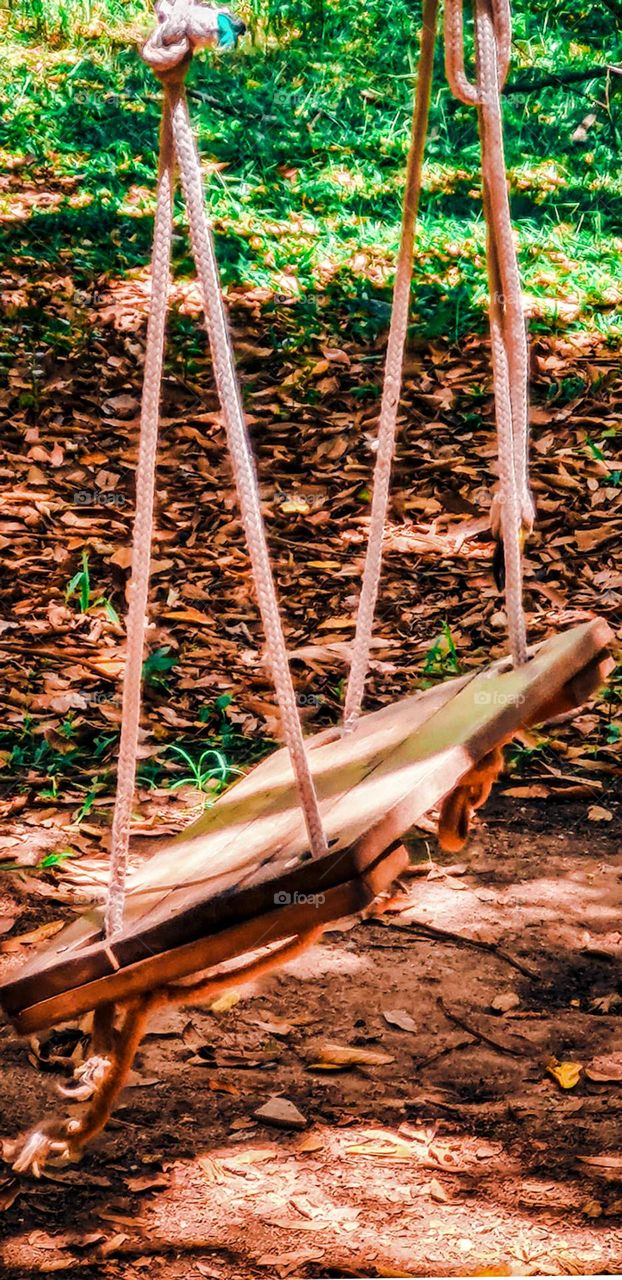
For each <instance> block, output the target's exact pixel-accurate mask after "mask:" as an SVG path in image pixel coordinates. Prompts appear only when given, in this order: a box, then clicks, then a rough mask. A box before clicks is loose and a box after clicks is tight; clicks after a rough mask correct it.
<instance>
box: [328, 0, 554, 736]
mask: <svg viewBox="0 0 622 1280" xmlns="http://www.w3.org/2000/svg"><path fill="white" fill-rule="evenodd" d="M474 3H475V12H476V49H477V82H476V83H475V84H472V83H471V82H470V81H469V79H468V77H467V75H466V71H465V67H464V11H463V0H446V3H445V61H446V70H447V78H448V81H449V84H450V86H451V89H452V91H453V93H454V94H455V96H456V97H458V98H459V99H461V100H462V101H463V102H466V103H470V104H471V105H474V106H476V107H477V108H478V113H479V121H480V134H481V146H482V171H483V191H484V194H483V201H484V211H485V216H486V226H487V242H488V254H487V260H488V271H489V292H490V328H491V346H492V356H493V377H494V387H495V408H496V418H497V435H498V454H499V479H500V492H499V495H495V499H494V501H493V510H492V515H491V523H492V527H493V532H494V533H495V535H496V536H499V535H500V534H502V536H503V547H504V558H505V565H506V574H505V576H506V588H505V591H506V609H507V616H508V632H509V644H510V652H511V654H512V659H513V662H514V664H515V665H521V664H522V663H523V662H525V661H526V657H527V637H526V624H525V615H524V609H523V599H522V585H523V570H522V537H521V535H522V530H523V529H526V530H528V531H531V528H532V527H533V519H534V511H533V504H532V500H531V495H530V492H529V481H528V442H529V436H528V400H527V380H528V354H527V339H526V331H525V323H524V316H523V306H522V298H521V282H520V275H519V270H518V262H517V257H516V250H515V247H514V239H513V234H512V223H511V218H510V207H509V199H508V192H507V184H506V177H505V156H504V150H503V126H502V118H501V100H500V86H501V85H502V84H503V83H504V82H505V78H506V76H507V73H508V68H509V64H510V54H511V42H512V22H511V12H510V4H509V0H474ZM437 13H438V0H425V4H424V13H423V27H422V35H421V52H420V59H419V74H418V80H417V92H416V95H415V105H414V110H413V123H412V134H411V143H410V151H409V156H408V166H407V172H406V193H405V198H404V210H403V218H402V233H401V241H400V249H399V255H398V263H397V270H396V278H395V286H394V292H393V309H392V313H391V326H390V330H389V340H388V346H387V357H386V364H385V376H384V385H383V392H382V402H381V408H380V417H379V424H378V454H377V459H376V466H375V469H374V487H373V499H372V508H371V517H370V524H369V540H368V545H367V553H366V558H365V567H364V571H363V583H362V588H361V596H360V600H359V607H358V613H357V621H356V632H355V637H354V644H353V651H352V662H351V666H350V675H349V679H348V687H347V690H346V700H345V710H344V726H343V728H344V733H348V732H350V731H351V730H352V729H353V728H354V727H355V725H356V722H357V720H358V717H359V715H360V710H361V704H362V701H363V694H364V689H365V678H366V675H367V671H368V668H369V654H370V648H371V638H372V632H373V621H374V614H375V610H376V604H377V600H378V591H379V585H380V575H381V571H382V540H383V533H384V528H385V524H386V516H387V509H388V503H389V488H390V481H391V469H392V464H393V457H394V454H395V438H396V424H397V413H398V408H399V399H400V389H401V382H402V370H403V357H404V347H405V342H406V335H407V331H408V314H409V305H410V290H411V283H412V267H413V251H414V231H415V222H416V217H417V210H418V204H419V197H420V193H421V173H422V165H423V154H424V148H425V140H426V134H427V127H428V116H429V104H430V94H431V86H432V75H433V66H434V48H435V39H436V25H437Z"/></svg>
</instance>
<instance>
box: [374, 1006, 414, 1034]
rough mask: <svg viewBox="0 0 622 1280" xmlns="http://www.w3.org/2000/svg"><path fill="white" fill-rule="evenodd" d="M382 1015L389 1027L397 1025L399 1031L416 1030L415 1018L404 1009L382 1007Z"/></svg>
mask: <svg viewBox="0 0 622 1280" xmlns="http://www.w3.org/2000/svg"><path fill="white" fill-rule="evenodd" d="M382 1016H383V1018H384V1020H385V1022H388V1024H389V1026H390V1027H399V1029H400V1031H417V1023H416V1022H415V1019H414V1018H412V1017H411V1016H410V1014H409V1013H407V1012H406V1010H405V1009H383V1011H382Z"/></svg>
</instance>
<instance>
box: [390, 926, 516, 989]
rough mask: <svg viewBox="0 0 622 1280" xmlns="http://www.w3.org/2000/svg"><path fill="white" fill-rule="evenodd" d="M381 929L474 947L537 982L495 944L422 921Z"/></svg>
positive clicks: (459, 945)
mask: <svg viewBox="0 0 622 1280" xmlns="http://www.w3.org/2000/svg"><path fill="white" fill-rule="evenodd" d="M365 923H366V924H378V925H379V924H380V922H379V921H377V920H367V921H366V922H365ZM380 928H382V929H399V930H400V932H401V933H413V932H416V933H419V934H420V935H421V936H422V937H424V938H432V939H434V941H435V942H449V943H451V944H453V946H456V947H474V948H475V950H476V951H485V952H486V953H487V954H488V955H493V956H497V957H498V959H499V960H503V961H505V963H506V964H509V965H511V967H512V969H516V970H517V971H518V973H522V974H523V976H524V977H525V978H531V979H532V981H536V982H539V981H540V974H539V973H537V972H536V971H535V970H534V969H530V968H528V966H527V965H526V964H522V963H521V961H520V960H515V959H514V956H510V955H508V953H507V951H503V950H502V948H501V947H499V946H498V945H497V943H496V942H481V941H480V940H479V938H466V937H465V936H464V935H463V934H462V933H453V932H451V930H449V929H437V927H436V925H433V924H426V923H425V921H424V920H413V921H411V923H410V924H394V923H393V922H391V923H390V924H389V923H388V922H387V923H386V924H385V923H383V924H382V925H380Z"/></svg>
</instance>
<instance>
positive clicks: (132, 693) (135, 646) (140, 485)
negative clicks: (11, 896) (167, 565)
mask: <svg viewBox="0 0 622 1280" xmlns="http://www.w3.org/2000/svg"><path fill="white" fill-rule="evenodd" d="M172 231H173V136H172V130H171V113H170V108H169V104H168V102H165V104H164V111H163V114H162V126H161V131H160V167H159V176H158V196H157V205H156V215H155V227H154V235H153V256H152V274H151V304H150V308H149V321H148V325H147V347H146V351H145V372H144V381H143V397H142V410H141V421H140V444H139V451H138V466H137V469H136V512H135V516H134V535H133V544H132V547H133V549H132V576H131V580H130V588H129V608H128V617H127V652H126V660H125V677H124V681H123V706H122V717H121V741H120V745H119V763H118V770H117V794H116V799H115V807H114V815H113V819H112V841H111V852H110V879H109V883H108V897H107V902H106V914H105V928H106V936H107V937H110V936H111V935H112V934H114V933H117V932H118V930H119V929H120V928H121V926H122V923H123V904H124V899H125V880H126V875H127V860H128V851H129V843H130V823H131V819H132V802H133V799H134V786H135V782H136V757H137V753H138V736H139V731H140V710H141V680H142V664H143V652H144V646H145V631H146V626H147V601H148V595H149V574H150V568H151V541H152V529H153V505H154V496H155V468H156V453H157V447H158V425H159V417H160V386H161V381H162V362H163V357H164V334H165V328H166V310H167V297H168V287H169V274H170V257H171V238H172Z"/></svg>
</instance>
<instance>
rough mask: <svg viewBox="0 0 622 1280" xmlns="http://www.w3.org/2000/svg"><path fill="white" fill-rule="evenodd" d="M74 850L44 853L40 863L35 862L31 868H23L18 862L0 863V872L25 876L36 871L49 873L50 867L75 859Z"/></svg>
mask: <svg viewBox="0 0 622 1280" xmlns="http://www.w3.org/2000/svg"><path fill="white" fill-rule="evenodd" d="M75 856H76V854H75V850H74V849H62V850H59V851H58V852H57V853H46V855H45V857H44V858H42V859H41V861H40V862H36V863H35V864H34V866H32V867H24V866H22V864H21V863H19V862H0V871H20V872H22V873H23V874H26V875H33V874H34V873H35V872H36V871H49V870H50V868H51V867H62V865H63V863H64V862H66V861H67V859H68V858H75Z"/></svg>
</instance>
